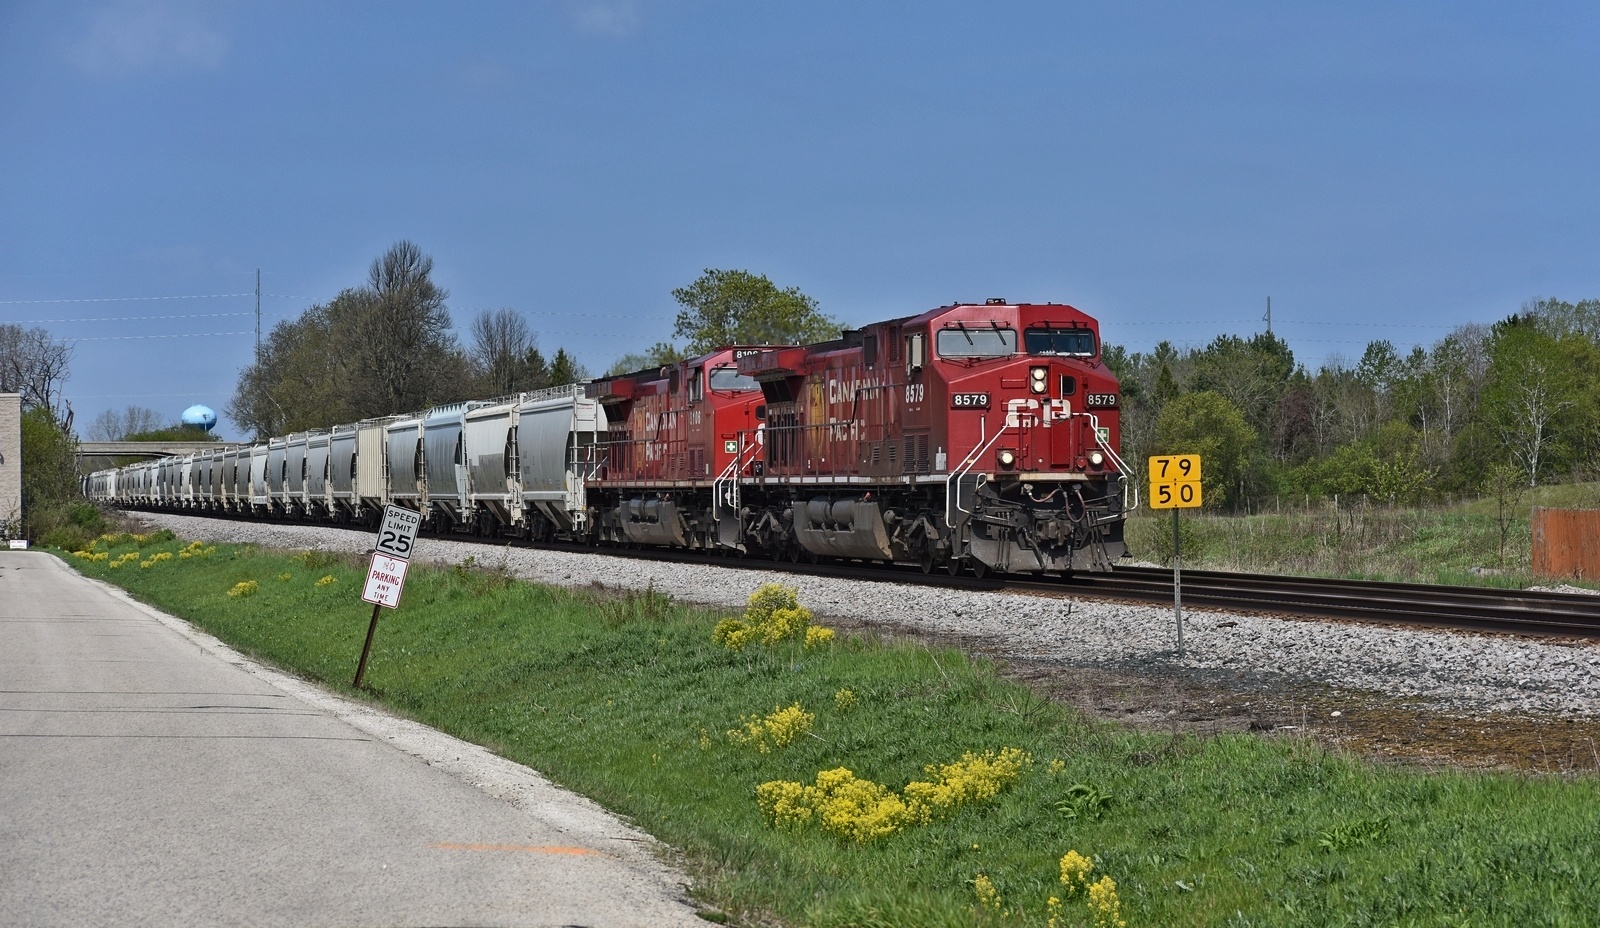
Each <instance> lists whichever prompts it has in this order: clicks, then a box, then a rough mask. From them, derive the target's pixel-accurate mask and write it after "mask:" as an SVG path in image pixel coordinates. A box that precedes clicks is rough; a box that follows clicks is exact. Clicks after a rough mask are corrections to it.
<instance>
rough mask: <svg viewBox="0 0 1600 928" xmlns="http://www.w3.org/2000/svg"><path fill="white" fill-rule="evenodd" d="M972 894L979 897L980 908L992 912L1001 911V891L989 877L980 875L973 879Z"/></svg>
mask: <svg viewBox="0 0 1600 928" xmlns="http://www.w3.org/2000/svg"><path fill="white" fill-rule="evenodd" d="M972 892H973V893H974V894H975V895H977V897H978V907H979V908H983V909H988V910H989V911H991V912H998V911H1000V891H999V890H998V889H995V888H994V883H993V882H991V881H990V880H989V878H988V877H987V876H984V875H983V874H981V873H980V874H978V875H977V876H976V877H973V879H972Z"/></svg>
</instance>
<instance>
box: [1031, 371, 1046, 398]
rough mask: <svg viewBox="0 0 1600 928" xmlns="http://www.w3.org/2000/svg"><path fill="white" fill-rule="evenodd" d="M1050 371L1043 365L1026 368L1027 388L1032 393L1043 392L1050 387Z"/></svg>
mask: <svg viewBox="0 0 1600 928" xmlns="http://www.w3.org/2000/svg"><path fill="white" fill-rule="evenodd" d="M1049 381H1050V371H1049V370H1048V369H1046V368H1043V367H1030V368H1028V389H1029V390H1031V391H1033V392H1034V393H1043V392H1044V391H1046V390H1048V389H1050V383H1049Z"/></svg>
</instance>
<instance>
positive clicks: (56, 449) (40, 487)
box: [0, 406, 106, 548]
mask: <svg viewBox="0 0 1600 928" xmlns="http://www.w3.org/2000/svg"><path fill="white" fill-rule="evenodd" d="M77 451H78V441H77V439H76V438H74V437H73V436H72V433H70V432H68V431H67V430H66V429H65V428H64V427H63V426H62V424H61V423H60V422H58V421H57V420H56V417H55V415H54V414H53V413H52V412H51V411H50V409H49V408H48V407H46V406H33V407H30V408H27V409H24V410H23V412H22V519H21V526H20V528H21V532H22V534H23V535H24V536H25V537H27V538H31V539H33V540H34V541H35V542H37V543H39V544H42V545H55V546H58V547H64V548H77V547H79V546H81V545H83V544H85V543H87V542H88V540H89V539H90V538H93V537H94V536H96V535H98V534H100V533H101V532H102V531H104V530H105V527H106V523H105V519H104V517H103V516H101V515H100V512H99V511H98V510H96V509H95V507H94V506H93V505H92V504H90V503H89V502H88V501H87V500H85V499H84V498H83V490H82V488H81V487H80V485H79V483H78V467H77V460H76V457H77ZM5 515H6V514H3V513H0V517H5ZM6 521H8V522H12V523H14V522H15V521H16V520H15V516H11V517H9V518H7V519H6ZM16 528H17V526H15V525H14V524H13V525H8V526H7V529H8V532H10V531H14V530H15V529H16Z"/></svg>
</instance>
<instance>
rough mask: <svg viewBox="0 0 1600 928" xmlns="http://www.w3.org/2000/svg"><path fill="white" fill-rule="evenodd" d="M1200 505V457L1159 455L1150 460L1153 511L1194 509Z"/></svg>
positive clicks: (1151, 505) (1192, 455)
mask: <svg viewBox="0 0 1600 928" xmlns="http://www.w3.org/2000/svg"><path fill="white" fill-rule="evenodd" d="M1199 505H1200V455H1198V454H1158V455H1155V456H1153V457H1151V458H1150V508H1151V509H1192V508H1195V507H1197V506H1199Z"/></svg>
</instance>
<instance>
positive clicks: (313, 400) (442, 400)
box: [108, 241, 839, 437]
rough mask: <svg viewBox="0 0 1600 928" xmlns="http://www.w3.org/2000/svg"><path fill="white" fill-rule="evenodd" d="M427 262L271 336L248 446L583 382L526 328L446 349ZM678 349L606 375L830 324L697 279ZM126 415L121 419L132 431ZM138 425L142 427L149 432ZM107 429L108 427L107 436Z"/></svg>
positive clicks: (798, 337)
mask: <svg viewBox="0 0 1600 928" xmlns="http://www.w3.org/2000/svg"><path fill="white" fill-rule="evenodd" d="M432 274H433V259H432V258H431V257H429V256H427V255H425V254H423V253H422V250H421V249H420V248H418V247H417V246H416V245H415V244H413V243H411V242H407V241H402V242H398V243H396V244H395V245H394V246H393V247H391V248H390V249H389V250H388V251H387V252H386V253H385V254H383V255H382V256H381V257H379V258H377V259H375V260H374V261H373V262H372V266H371V268H370V269H369V271H368V275H367V281H366V282H365V283H364V284H363V285H361V286H358V287H353V288H351V289H348V290H345V291H343V292H341V293H340V294H339V295H338V296H336V297H334V298H333V299H332V300H329V301H328V302H327V303H319V304H316V305H314V306H311V307H310V308H308V309H306V310H305V311H304V312H303V313H301V314H300V316H299V317H297V318H295V319H292V320H285V321H284V322H281V323H279V324H278V325H276V326H274V327H273V329H272V332H271V334H270V335H269V336H268V338H267V339H266V341H265V343H264V344H263V345H262V346H261V350H260V353H259V354H258V355H257V357H256V359H255V362H254V363H252V364H251V365H249V366H248V367H246V368H245V369H244V370H242V371H241V372H240V374H239V382H238V386H237V388H236V389H235V391H234V395H233V399H232V401H231V402H230V403H229V404H228V406H227V409H226V411H227V414H228V416H229V418H230V419H232V420H233V421H234V422H235V423H236V424H238V425H239V426H240V427H241V428H242V429H245V430H247V431H250V432H253V433H254V434H255V435H256V436H257V437H264V436H270V435H284V434H288V433H290V432H297V431H302V430H305V429H313V428H327V427H328V426H331V425H336V424H338V423H342V422H356V421H359V420H361V419H366V418H370V417H375V416H386V415H394V414H396V413H403V412H410V411H413V410H419V409H426V408H428V407H431V406H438V405H443V404H447V403H453V402H459V401H461V400H467V399H483V398H486V397H493V396H509V395H513V394H517V393H522V392H526V391H531V390H538V389H541V388H543V387H549V386H556V385H559V384H566V383H573V382H576V381H579V380H583V379H585V378H587V377H588V376H589V374H588V371H587V370H586V369H585V368H584V367H583V365H581V364H579V363H578V361H577V359H576V358H574V357H573V356H572V355H571V354H570V353H568V352H567V350H566V349H565V348H557V349H556V352H555V354H554V355H552V356H550V357H548V358H546V357H545V355H544V354H543V352H542V351H541V350H540V348H539V342H538V336H537V334H536V333H535V332H534V331H533V329H532V328H531V327H530V326H529V325H528V322H527V320H526V318H524V317H523V315H522V314H521V313H519V312H516V311H515V310H512V309H499V310H493V311H486V312H482V313H479V314H478V315H477V316H476V317H475V318H474V319H473V320H472V322H471V324H470V326H469V327H468V330H467V332H468V335H469V337H470V341H469V342H468V343H466V344H462V343H461V341H460V340H459V339H458V338H457V336H456V334H455V331H454V327H453V323H452V320H451V317H450V312H449V309H448V308H447V306H446V300H447V299H448V294H447V293H446V291H445V290H444V289H443V288H441V287H440V286H439V285H438V284H436V283H435V282H434V281H433V277H432ZM672 295H673V298H674V299H675V300H676V301H677V302H678V304H679V306H680V307H682V310H681V311H680V312H679V313H678V316H677V318H676V320H675V324H674V330H673V334H674V336H675V337H678V338H683V339H685V341H684V343H682V344H681V345H680V344H677V343H674V342H671V341H662V342H657V343H656V344H655V345H653V346H652V347H651V348H650V349H648V350H647V351H645V352H642V353H638V354H628V355H623V356H622V357H620V358H618V359H617V360H616V361H615V362H614V363H613V364H612V365H611V366H610V368H608V370H609V371H610V372H611V373H622V372H626V371H633V370H642V369H646V368H650V367H654V366H659V365H662V364H667V363H670V362H672V361H676V360H680V359H682V358H685V357H689V356H692V355H695V354H701V353H704V352H706V351H709V350H711V349H712V348H715V347H718V346H721V345H728V344H794V343H801V342H812V341H823V340H826V339H829V338H834V337H837V336H838V334H839V324H838V323H837V322H835V321H834V320H832V319H829V318H828V317H827V316H825V315H823V314H822V313H821V311H820V310H819V309H818V307H817V302H816V300H814V299H812V298H811V297H809V296H806V295H805V294H804V293H801V292H800V291H799V289H797V288H793V287H791V288H788V289H779V288H778V287H777V285H775V284H773V283H772V281H771V280H769V279H767V278H766V277H765V276H762V275H757V274H751V273H750V272H748V271H730V270H715V269H707V270H706V271H705V273H703V274H702V275H701V276H700V277H699V278H698V279H697V280H695V281H694V282H693V283H691V284H689V285H688V286H686V287H680V288H678V289H676V290H674V291H672ZM135 416H136V413H135V411H134V410H132V409H130V410H129V411H128V412H126V413H124V414H122V417H121V419H122V420H124V421H126V420H131V419H132V418H134V417H135ZM145 418H147V417H140V423H141V424H148V423H147V422H145ZM115 425H116V423H108V428H114V427H115Z"/></svg>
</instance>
